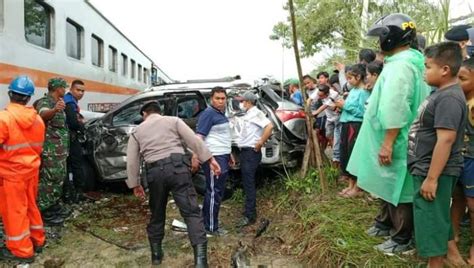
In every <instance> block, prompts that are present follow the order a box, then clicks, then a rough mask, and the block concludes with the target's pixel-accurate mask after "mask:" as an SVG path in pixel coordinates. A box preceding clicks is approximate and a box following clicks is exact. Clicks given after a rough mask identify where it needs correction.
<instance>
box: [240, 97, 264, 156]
mask: <svg viewBox="0 0 474 268" xmlns="http://www.w3.org/2000/svg"><path fill="white" fill-rule="evenodd" d="M270 123H271V122H270V120H269V119H268V118H267V117H266V116H265V114H264V113H263V112H262V111H260V110H259V109H258V108H257V107H255V106H254V107H252V108H250V109H249V110H248V111H247V113H246V114H245V115H244V116H243V118H242V126H241V128H240V133H239V142H238V144H239V147H240V148H243V147H252V148H255V144H257V142H258V141H259V140H260V137H261V136H262V134H263V129H264V128H265V127H266V126H267V125H268V124H270Z"/></svg>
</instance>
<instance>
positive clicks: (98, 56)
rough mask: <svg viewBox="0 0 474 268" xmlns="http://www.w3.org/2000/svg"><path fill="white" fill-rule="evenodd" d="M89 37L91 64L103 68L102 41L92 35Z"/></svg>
mask: <svg viewBox="0 0 474 268" xmlns="http://www.w3.org/2000/svg"><path fill="white" fill-rule="evenodd" d="M91 37H92V38H91V40H92V46H91V53H92V55H91V56H92V64H94V65H95V66H99V67H102V66H104V41H102V39H100V38H99V37H97V36H96V35H92V36H91Z"/></svg>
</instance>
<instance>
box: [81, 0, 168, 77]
mask: <svg viewBox="0 0 474 268" xmlns="http://www.w3.org/2000/svg"><path fill="white" fill-rule="evenodd" d="M84 2H86V4H87V5H88V6H90V7H91V8H92V10H94V11H95V12H96V13H97V14H98V15H99V16H101V17H102V18H103V19H104V20H105V21H106V22H107V23H108V24H110V26H112V27H113V28H114V29H115V30H116V31H117V32H118V33H119V34H120V35H121V36H122V37H123V38H125V39H126V40H127V41H128V42H129V43H130V44H132V46H133V47H135V48H136V49H137V50H138V51H140V53H142V54H143V56H145V57H146V58H147V59H148V60H149V61H150V62H152V64H153V66H154V67H155V68H157V69H158V70H160V71H161V73H163V74H164V75H165V76H166V77H167V78H168V79H170V80H172V79H171V78H170V77H169V76H168V75H167V74H166V73H165V72H163V70H162V69H161V68H159V67H158V65H156V64H155V62H154V61H153V60H152V59H151V58H150V57H148V55H147V54H145V52H143V51H142V50H141V49H140V48H139V47H138V46H137V45H136V44H135V43H133V42H132V40H130V39H129V38H128V37H127V36H126V35H125V34H124V33H123V32H122V31H120V30H119V28H117V27H116V26H115V25H114V24H113V23H112V22H111V21H110V20H109V19H107V17H106V16H104V14H102V13H101V12H100V11H99V10H98V9H97V8H96V7H95V6H94V5H93V4H92V3H91V2H90V1H89V0H84Z"/></svg>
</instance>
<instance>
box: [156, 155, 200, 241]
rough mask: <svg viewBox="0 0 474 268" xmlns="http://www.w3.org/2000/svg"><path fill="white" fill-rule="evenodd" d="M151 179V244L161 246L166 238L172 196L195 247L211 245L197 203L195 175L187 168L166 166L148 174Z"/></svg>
mask: <svg viewBox="0 0 474 268" xmlns="http://www.w3.org/2000/svg"><path fill="white" fill-rule="evenodd" d="M147 177H148V178H151V180H152V181H150V182H149V185H148V187H149V191H150V210H151V219H150V223H149V224H148V226H147V233H148V239H149V240H150V242H151V243H161V241H162V240H163V237H164V235H165V219H166V205H167V203H168V195H169V192H170V191H171V193H172V194H173V198H174V201H175V202H176V205H177V206H178V208H179V212H180V213H181V216H182V217H183V218H184V221H185V223H186V225H187V227H188V236H189V240H191V245H193V246H195V245H198V244H203V243H206V242H207V238H206V231H205V229H204V222H203V219H202V216H201V209H200V208H199V205H198V202H197V193H196V190H195V189H194V186H193V183H192V180H191V172H190V171H189V168H188V167H187V166H184V164H183V166H182V167H179V166H178V167H176V166H175V165H174V164H173V163H168V164H163V165H161V166H157V167H153V168H151V169H149V170H148V172H147Z"/></svg>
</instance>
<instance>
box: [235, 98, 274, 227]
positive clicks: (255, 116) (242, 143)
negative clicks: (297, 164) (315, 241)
mask: <svg viewBox="0 0 474 268" xmlns="http://www.w3.org/2000/svg"><path fill="white" fill-rule="evenodd" d="M238 98H239V100H240V101H241V103H240V105H241V108H242V110H244V111H245V112H246V113H245V115H244V116H243V125H242V130H241V132H240V135H239V141H238V145H239V148H240V170H241V172H242V183H243V186H244V192H245V212H244V217H243V218H242V219H241V220H240V221H239V222H238V224H237V227H244V226H247V225H251V224H253V223H255V221H256V219H257V208H256V207H257V204H256V190H255V174H256V172H257V168H258V165H259V164H260V161H261V160H262V152H261V149H262V146H263V145H264V144H265V142H266V141H267V140H268V138H270V136H271V135H272V129H273V124H272V123H271V122H270V120H268V118H267V117H266V116H265V114H264V113H263V112H262V111H260V110H259V109H258V108H257V107H256V106H255V105H256V103H257V96H256V95H255V94H253V93H252V92H250V91H246V92H245V93H244V94H243V95H242V96H240V97H238Z"/></svg>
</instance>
